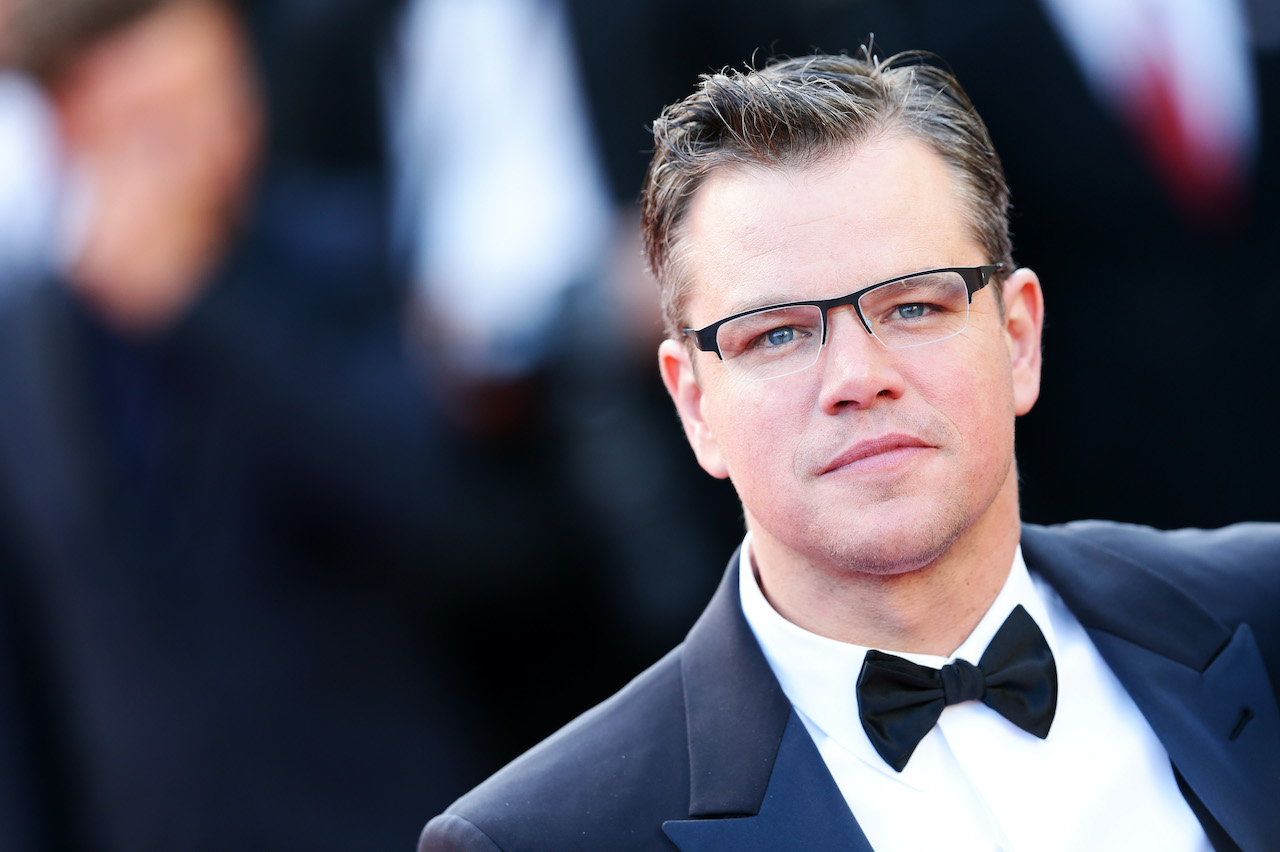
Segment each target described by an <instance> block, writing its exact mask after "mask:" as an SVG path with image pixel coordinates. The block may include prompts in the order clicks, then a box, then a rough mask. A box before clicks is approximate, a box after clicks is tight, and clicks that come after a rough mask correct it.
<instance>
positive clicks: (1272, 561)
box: [1023, 521, 1280, 585]
mask: <svg viewBox="0 0 1280 852" xmlns="http://www.w3.org/2000/svg"><path fill="white" fill-rule="evenodd" d="M1028 538H1031V539H1032V540H1033V541H1034V542H1035V544H1036V545H1038V546H1039V547H1041V548H1052V549H1058V548H1068V549H1075V550H1078V551H1079V552H1081V553H1088V552H1089V551H1096V552H1099V553H1106V554H1109V555H1111V556H1114V557H1119V558H1121V559H1124V560H1126V561H1130V562H1134V563H1137V564H1139V565H1144V566H1148V567H1151V568H1153V569H1154V570H1155V571H1156V572H1157V573H1158V574H1160V575H1161V576H1163V577H1165V578H1166V579H1169V580H1173V581H1175V582H1177V581H1179V580H1181V581H1185V582H1191V583H1205V582H1212V581H1214V580H1219V579H1226V578H1228V577H1240V578H1243V579H1247V578H1250V577H1253V578H1255V579H1256V580H1257V581H1258V582H1260V583H1263V584H1270V585H1280V524H1272V523H1243V524H1234V525H1232V526H1228V527H1222V528H1220V529H1213V530H1204V529H1181V530H1158V529H1154V528H1152V527H1145V526H1138V525H1135V524H1120V523H1114V522H1111V521H1077V522H1074V523H1070V524H1062V525H1058V526H1052V527H1041V526H1036V525H1034V524H1026V525H1024V527H1023V540H1024V543H1025V542H1026V541H1027V539H1028Z"/></svg>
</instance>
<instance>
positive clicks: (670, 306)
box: [641, 47, 1013, 339]
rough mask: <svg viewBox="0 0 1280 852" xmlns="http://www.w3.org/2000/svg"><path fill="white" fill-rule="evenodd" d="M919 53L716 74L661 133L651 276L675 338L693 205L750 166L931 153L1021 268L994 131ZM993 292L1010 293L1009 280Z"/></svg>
mask: <svg viewBox="0 0 1280 852" xmlns="http://www.w3.org/2000/svg"><path fill="white" fill-rule="evenodd" d="M937 62H939V60H938V58H937V57H935V56H933V55H932V54H927V53H923V52H919V51H912V52H908V53H900V54H897V55H895V56H891V57H889V58H888V59H885V60H883V61H880V60H877V59H875V58H874V57H873V56H871V55H870V49H869V48H866V47H864V48H863V50H862V53H861V54H860V55H859V56H858V57H852V56H848V55H843V54H842V55H814V56H802V57H796V58H784V59H778V60H774V61H772V62H770V63H769V64H768V65H766V66H765V67H764V68H761V69H758V70H757V69H754V68H750V67H748V68H747V69H746V70H744V71H734V70H730V69H725V70H724V71H722V72H720V73H716V74H704V75H703V76H702V77H701V78H700V84H699V86H698V88H697V90H696V91H695V92H694V93H693V94H692V95H690V96H689V97H687V98H685V99H684V100H682V101H679V102H677V103H675V104H672V105H671V106H669V107H667V108H666V109H665V110H663V112H662V115H661V116H659V117H658V119H657V121H655V122H654V124H653V137H654V154H653V159H652V160H651V161H650V163H649V170H648V172H647V173H646V175H645V180H644V189H643V192H642V196H641V215H642V226H641V227H642V230H643V237H644V247H645V254H646V258H647V260H648V264H649V269H650V271H651V272H652V273H653V274H654V276H655V277H656V278H657V279H658V286H659V291H660V293H661V299H662V314H663V319H664V322H665V324H666V329H667V334H668V335H669V336H670V337H673V338H677V339H678V338H679V337H680V336H681V333H680V329H681V323H682V313H683V310H684V307H685V302H686V301H687V297H688V291H689V287H690V284H691V282H690V281H689V280H688V278H689V276H688V270H687V269H686V268H685V265H684V263H683V262H682V256H681V252H680V246H681V240H682V239H683V238H684V234H683V233H682V231H683V226H684V224H685V219H686V217H687V215H688V211H689V204H690V202H691V201H692V199H693V196H694V194H695V193H696V192H697V190H698V188H699V187H700V186H701V185H702V184H703V183H704V182H705V181H706V179H707V177H708V175H710V174H711V173H712V172H713V171H715V170H716V169H719V168H723V167H733V166H742V165H756V166H764V167H766V168H774V169H780V168H786V167H792V166H804V165H811V164H814V163H816V162H819V161H821V160H822V159H823V158H824V157H827V156H830V155H833V154H839V153H842V152H845V151H848V150H849V149H851V148H854V147H856V146H858V145H860V144H861V143H863V142H866V141H868V140H871V139H873V138H875V137H877V136H882V135H886V134H893V133H900V134H903V135H905V136H909V137H915V138H917V139H920V140H922V141H924V142H925V143H927V144H928V145H929V146H930V147H931V148H932V149H933V150H934V151H935V152H937V153H938V154H939V155H940V156H941V157H942V159H943V160H944V161H945V162H946V163H947V165H948V166H949V168H950V170H951V171H952V173H953V174H954V175H955V176H956V177H957V178H958V181H957V187H958V191H959V192H960V193H961V195H962V198H963V200H964V202H965V209H966V211H967V218H968V220H969V221H968V224H969V226H970V227H971V228H972V229H973V233H974V236H975V238H976V239H977V240H978V242H979V243H980V244H981V245H982V247H983V248H984V249H986V251H987V254H988V255H989V260H990V261H992V262H1000V263H1004V264H1005V267H1004V268H1005V269H1006V270H1010V269H1012V268H1013V259H1012V242H1011V239H1010V236H1009V188H1008V184H1007V183H1006V181H1005V176H1004V169H1003V167H1002V166H1001V164H1000V158H999V156H998V155H997V154H996V151H995V147H994V146H993V145H992V144H991V137H990V134H989V133H988V132H987V127H986V125H985V124H984V123H983V121H982V119H981V117H979V115H978V113H977V111H976V110H975V109H974V107H973V104H972V103H971V102H970V100H969V96H968V95H967V94H965V91H964V89H962V88H961V86H960V83H959V81H957V80H956V78H955V76H954V75H953V74H952V73H951V72H950V71H949V70H947V69H945V68H943V67H941V66H940V65H939V64H936V63H937ZM992 283H993V284H994V285H995V287H996V292H997V293H998V292H999V284H1000V279H999V277H994V278H993V280H992Z"/></svg>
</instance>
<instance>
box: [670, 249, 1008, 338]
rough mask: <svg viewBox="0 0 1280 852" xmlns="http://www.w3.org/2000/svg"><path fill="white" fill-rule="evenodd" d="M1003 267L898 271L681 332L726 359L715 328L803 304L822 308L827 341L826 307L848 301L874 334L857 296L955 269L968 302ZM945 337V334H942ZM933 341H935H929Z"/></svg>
mask: <svg viewBox="0 0 1280 852" xmlns="http://www.w3.org/2000/svg"><path fill="white" fill-rule="evenodd" d="M1001 269H1004V264H1003V263H991V264H987V265H986V266H944V267H942V268H940V269H926V270H924V271H922V272H912V273H910V274H908V275H899V276H897V277H896V278H890V279H888V280H887V281H881V282H879V283H877V284H872V285H871V286H870V287H863V288H862V289H861V290H856V291H854V292H852V293H850V294H849V295H847V296H837V297H835V298H834V299H806V300H803V301H799V302H783V303H781V304H778V305H766V306H765V307H762V308H752V309H751V310H749V311H742V312H741V313H737V314H734V315H733V316H729V317H725V318H724V319H722V320H717V321H716V322H713V323H711V325H708V326H703V327H702V328H685V329H681V332H682V333H683V334H685V335H686V336H688V337H692V338H693V341H694V345H696V346H697V347H698V349H700V350H702V351H703V352H714V353H716V357H717V358H719V359H720V360H721V361H723V360H724V353H722V352H721V351H720V344H718V343H716V332H718V331H719V330H720V326H722V325H724V324H725V323H727V322H732V321H733V320H736V319H741V318H742V317H747V316H751V315H752V314H759V313H763V312H765V311H775V310H778V309H779V308H798V307H800V306H802V305H812V306H813V307H815V308H818V309H819V310H820V311H822V345H823V346H826V344H827V311H829V310H831V309H832V308H841V307H844V306H845V305H852V306H853V310H854V312H855V313H856V314H857V315H858V321H859V322H861V323H862V327H863V328H864V329H866V332H867V334H870V335H871V336H872V337H875V333H874V332H873V331H872V330H871V323H869V322H867V318H866V317H864V316H863V315H862V308H861V307H860V306H859V305H858V300H859V299H861V298H862V297H863V296H865V295H866V294H868V293H870V292H871V291H872V290H875V289H878V288H880V287H885V286H888V285H889V284H896V283H897V282H899V281H905V280H906V279H908V278H918V277H919V276H921V275H933V274H935V273H938V272H955V273H957V274H959V276H960V277H961V278H962V279H963V280H964V286H965V289H966V290H967V291H968V293H969V304H971V305H972V304H973V294H974V293H976V292H978V291H979V290H981V289H982V288H983V287H985V286H987V284H989V283H991V276H992V275H993V274H994V273H996V272H997V271H999V270H1001ZM943 339H945V338H943ZM930 342H934V341H930Z"/></svg>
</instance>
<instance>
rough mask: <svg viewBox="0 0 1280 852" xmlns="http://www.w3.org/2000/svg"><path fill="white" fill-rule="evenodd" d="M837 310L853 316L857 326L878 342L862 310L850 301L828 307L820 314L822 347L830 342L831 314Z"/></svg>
mask: <svg viewBox="0 0 1280 852" xmlns="http://www.w3.org/2000/svg"><path fill="white" fill-rule="evenodd" d="M837 312H840V313H848V314H849V315H850V316H852V317H853V319H854V320H856V322H857V325H858V327H859V328H861V329H862V330H863V331H865V332H866V333H867V336H868V337H869V338H871V340H872V341H874V342H875V343H876V344H880V339H879V338H878V337H876V336H875V334H873V333H872V331H871V326H870V325H869V324H868V323H867V321H866V319H864V318H863V316H862V311H861V310H860V309H859V308H858V306H857V305H855V304H853V303H852V302H851V303H849V304H847V305H838V306H836V307H834V308H828V309H827V310H826V312H825V313H824V314H823V315H822V316H823V323H822V345H823V348H824V349H825V348H827V344H829V343H830V342H831V328H832V325H833V321H832V315H833V314H836V313H837ZM880 345H883V344H880Z"/></svg>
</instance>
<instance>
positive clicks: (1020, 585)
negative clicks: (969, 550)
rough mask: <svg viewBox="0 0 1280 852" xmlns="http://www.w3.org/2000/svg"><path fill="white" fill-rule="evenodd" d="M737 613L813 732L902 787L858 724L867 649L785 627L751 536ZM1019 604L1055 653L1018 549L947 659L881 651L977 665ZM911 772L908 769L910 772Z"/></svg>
mask: <svg viewBox="0 0 1280 852" xmlns="http://www.w3.org/2000/svg"><path fill="white" fill-rule="evenodd" d="M738 585H739V594H740V598H741V601H742V611H743V614H744V615H745V616H746V619H747V623H748V624H749V625H750V626H751V630H752V632H753V633H754V634H755V637H756V641H757V642H759V643H760V648H761V650H762V651H763V652H764V656H765V659H766V660H768V662H769V666H770V668H772V669H773V673H774V675H775V676H776V677H777V678H778V683H779V685H781V687H782V691H783V693H784V694H785V695H786V696H787V698H788V699H789V700H790V701H791V704H792V705H793V706H794V707H795V708H796V710H797V711H798V712H799V713H800V714H801V716H802V717H803V718H804V719H805V721H806V723H807V724H808V725H810V726H811V727H816V728H817V729H819V730H820V731H821V732H822V733H824V734H825V735H826V736H828V737H830V738H831V739H833V740H835V741H836V742H837V743H839V744H840V745H841V746H842V747H844V748H845V749H846V750H847V751H849V752H850V753H852V754H855V755H857V756H858V757H859V758H861V759H862V760H864V761H865V762H866V763H868V764H869V765H871V766H874V767H876V768H878V769H882V770H883V771H884V772H885V773H886V774H888V775H890V776H891V777H893V776H896V777H898V778H899V780H902V781H906V780H907V779H906V778H903V777H902V776H901V775H898V773H895V772H894V771H893V769H892V767H890V766H888V765H887V764H886V763H885V762H884V761H883V760H882V759H881V758H880V756H879V755H878V754H877V753H876V751H875V749H874V748H873V747H872V745H871V742H870V741H869V740H868V739H867V735H866V732H865V731H863V729H862V723H861V722H860V721H859V718H858V697H857V683H858V674H859V673H860V672H861V670H862V660H863V657H864V656H866V653H867V651H868V650H870V649H869V648H867V647H866V646H863V645H854V644H851V643H848V642H840V641H838V640H835V639H828V638H827V637H825V636H819V635H818V634H816V633H811V632H809V631H808V630H805V629H804V628H802V627H799V626H798V625H796V624H793V623H792V622H790V621H787V620H786V619H785V618H783V617H782V616H781V615H779V614H778V612H777V610H775V609H774V608H773V606H772V605H771V604H770V603H769V602H768V601H767V600H766V599H765V596H764V593H763V592H761V591H760V584H759V582H758V581H757V579H756V575H755V570H754V568H753V567H752V557H751V534H750V533H747V536H746V538H745V539H744V540H743V543H742V548H741V556H740V563H739V584H738ZM1019 604H1021V605H1022V606H1023V607H1024V608H1026V610H1027V612H1028V613H1030V615H1031V617H1032V618H1033V619H1035V621H1036V624H1037V625H1039V627H1040V629H1041V630H1042V631H1043V632H1044V635H1045V639H1046V640H1047V641H1048V643H1049V647H1050V648H1051V649H1054V650H1055V651H1056V645H1055V641H1054V636H1053V632H1052V626H1051V624H1050V621H1049V617H1048V608H1047V606H1046V605H1045V602H1044V601H1043V599H1042V597H1041V595H1040V594H1039V593H1038V591H1037V588H1036V585H1035V583H1034V582H1033V580H1032V577H1031V574H1030V573H1029V572H1028V571H1027V566H1026V563H1025V562H1024V561H1023V559H1022V547H1021V545H1019V546H1018V548H1017V549H1016V550H1015V551H1014V555H1013V565H1012V567H1011V568H1010V571H1009V576H1008V577H1007V578H1006V579H1005V583H1004V585H1003V586H1002V587H1001V589H1000V592H999V594H997V595H996V599H995V600H994V601H993V602H992V604H991V606H990V608H989V609H988V610H987V612H986V614H985V615H983V617H982V619H981V620H980V621H979V622H978V625H977V626H976V627H975V628H974V629H973V632H972V633H970V634H969V636H968V637H967V638H966V639H965V640H964V641H963V642H962V643H961V644H960V647H958V648H957V649H956V651H955V653H954V654H952V655H951V656H950V657H940V656H934V655H929V654H913V653H906V652H902V651H896V650H893V649H880V650H886V651H887V652H888V653H892V654H895V655H897V656H899V657H902V658H903V659H907V660H910V661H911V662H913V663H917V664H919V665H922V666H929V667H930V668H941V667H942V666H944V665H946V664H947V663H950V662H952V661H954V660H956V659H963V660H967V661H969V662H971V663H974V664H977V662H978V661H979V660H980V659H981V657H982V653H983V652H984V651H985V650H986V648H987V645H988V644H990V642H991V639H992V637H994V636H995V634H996V631H997V630H999V629H1000V626H1001V625H1002V624H1004V620H1005V619H1006V618H1008V616H1009V613H1010V612H1012V611H1013V609H1014V607H1016V606H1017V605H1019ZM909 768H910V766H909V765H908V769H909Z"/></svg>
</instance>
